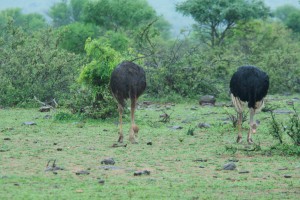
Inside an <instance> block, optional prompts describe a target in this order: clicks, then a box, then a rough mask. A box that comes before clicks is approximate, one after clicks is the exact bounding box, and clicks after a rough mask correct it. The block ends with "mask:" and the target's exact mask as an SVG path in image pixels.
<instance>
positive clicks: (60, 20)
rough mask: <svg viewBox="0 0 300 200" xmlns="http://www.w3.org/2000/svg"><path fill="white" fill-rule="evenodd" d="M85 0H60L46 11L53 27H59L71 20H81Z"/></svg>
mask: <svg viewBox="0 0 300 200" xmlns="http://www.w3.org/2000/svg"><path fill="white" fill-rule="evenodd" d="M87 2H88V1H87V0H71V1H68V0H61V1H60V2H58V3H55V4H54V5H53V6H52V7H51V8H50V10H49V11H48V16H49V17H50V18H51V19H52V23H53V26H54V27H60V26H64V25H67V24H70V23H72V22H82V15H83V10H84V7H85V5H86V4H87Z"/></svg>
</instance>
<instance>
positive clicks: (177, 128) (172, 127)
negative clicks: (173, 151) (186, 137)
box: [169, 126, 183, 130]
mask: <svg viewBox="0 0 300 200" xmlns="http://www.w3.org/2000/svg"><path fill="white" fill-rule="evenodd" d="M169 128H171V129H174V130H180V129H183V127H182V126H170V127H169Z"/></svg>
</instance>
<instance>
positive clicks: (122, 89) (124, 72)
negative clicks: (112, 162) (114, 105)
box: [110, 61, 146, 143]
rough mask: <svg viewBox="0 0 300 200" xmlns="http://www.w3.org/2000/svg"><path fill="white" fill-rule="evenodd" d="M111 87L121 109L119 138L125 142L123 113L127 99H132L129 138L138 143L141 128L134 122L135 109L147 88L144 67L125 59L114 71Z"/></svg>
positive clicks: (119, 140) (119, 109)
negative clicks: (137, 137)
mask: <svg viewBox="0 0 300 200" xmlns="http://www.w3.org/2000/svg"><path fill="white" fill-rule="evenodd" d="M110 88H111V91H112V93H113V96H114V97H115V99H116V100H117V102H118V111H119V139H118V142H120V143H122V142H123V130H122V114H123V110H124V106H125V100H126V99H128V98H129V99H130V100H131V128H130V131H129V132H130V135H129V140H130V142H131V143H136V139H135V138H136V136H137V134H138V131H139V128H138V126H137V125H136V124H135V122H134V111H135V107H136V102H137V99H138V98H139V96H140V95H141V94H142V93H143V92H144V90H145V88H146V75H145V71H144V70H143V68H141V67H140V66H138V65H137V64H135V63H133V62H130V61H123V62H122V63H120V64H119V65H118V66H117V67H116V68H115V70H114V71H113V72H112V75H111V78H110Z"/></svg>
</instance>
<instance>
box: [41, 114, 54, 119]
mask: <svg viewBox="0 0 300 200" xmlns="http://www.w3.org/2000/svg"><path fill="white" fill-rule="evenodd" d="M43 118H44V119H51V118H52V116H51V115H45V116H44V117H43Z"/></svg>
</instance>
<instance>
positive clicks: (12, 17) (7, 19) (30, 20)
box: [0, 8, 47, 32]
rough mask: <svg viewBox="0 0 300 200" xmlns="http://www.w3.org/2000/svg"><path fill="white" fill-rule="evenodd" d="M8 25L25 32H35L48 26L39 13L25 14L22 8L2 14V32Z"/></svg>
mask: <svg viewBox="0 0 300 200" xmlns="http://www.w3.org/2000/svg"><path fill="white" fill-rule="evenodd" d="M8 23H12V25H14V26H18V27H22V29H23V30H24V31H25V32H34V31H37V30H40V29H43V28H45V27H46V26H47V23H46V20H45V18H44V17H43V16H42V15H40V14H37V13H31V14H23V13H22V11H21V9H20V8H13V9H6V10H3V11H1V12H0V31H1V30H3V29H4V28H5V27H6V26H7V24H8Z"/></svg>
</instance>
